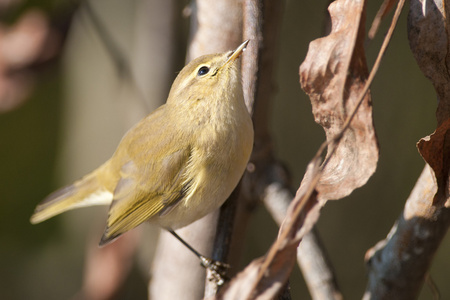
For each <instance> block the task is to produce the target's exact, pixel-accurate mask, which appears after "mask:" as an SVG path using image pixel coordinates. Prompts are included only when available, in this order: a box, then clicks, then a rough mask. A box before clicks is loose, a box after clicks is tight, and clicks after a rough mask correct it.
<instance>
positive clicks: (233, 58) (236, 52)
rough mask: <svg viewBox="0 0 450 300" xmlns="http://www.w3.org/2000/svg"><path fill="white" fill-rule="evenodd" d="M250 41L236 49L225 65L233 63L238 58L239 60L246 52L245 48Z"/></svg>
mask: <svg viewBox="0 0 450 300" xmlns="http://www.w3.org/2000/svg"><path fill="white" fill-rule="evenodd" d="M249 41H250V40H246V41H245V42H243V43H242V44H240V45H239V47H237V48H236V50H234V51H233V52H232V53H231V54H230V57H228V59H227V61H226V62H225V63H224V65H226V64H228V63H231V62H233V61H235V60H236V58H238V57H239V56H240V55H241V54H242V52H244V50H245V48H246V47H247V44H248V42H249Z"/></svg>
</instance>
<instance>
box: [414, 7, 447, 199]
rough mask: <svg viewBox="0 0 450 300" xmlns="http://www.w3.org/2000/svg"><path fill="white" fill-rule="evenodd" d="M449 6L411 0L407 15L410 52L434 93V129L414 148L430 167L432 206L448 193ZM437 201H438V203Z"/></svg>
mask: <svg viewBox="0 0 450 300" xmlns="http://www.w3.org/2000/svg"><path fill="white" fill-rule="evenodd" d="M449 14H450V8H449V7H447V6H445V5H444V3H443V1H441V0H434V1H419V0H412V1H411V4H410V9H409V15H408V39H409V44H410V47H411V51H412V52H413V55H414V57H415V59H416V61H417V64H418V65H419V67H420V69H421V70H422V72H423V73H424V75H425V76H426V77H427V78H429V79H430V80H431V82H432V83H433V86H434V88H435V90H436V93H437V95H438V100H439V101H438V107H437V111H436V118H437V123H438V125H437V129H436V131H435V132H434V133H433V134H431V135H429V136H427V137H425V138H423V139H421V140H420V141H419V142H418V144H417V147H418V149H419V152H420V154H421V155H422V157H423V158H424V159H425V161H426V162H427V163H428V164H429V165H430V166H431V168H432V169H433V171H434V175H435V178H436V182H437V186H438V191H437V193H436V195H435V197H434V200H433V205H443V204H444V202H445V201H446V199H448V198H449V194H450V191H449V189H450V187H449V181H450V173H449V170H450V84H449V83H450V73H449V68H450V53H449V51H448V49H449V47H450V33H449V31H448V28H449V26H450V20H449V19H448V18H447V16H448V15H449ZM438 202H439V203H438Z"/></svg>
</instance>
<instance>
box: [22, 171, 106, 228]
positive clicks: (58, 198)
mask: <svg viewBox="0 0 450 300" xmlns="http://www.w3.org/2000/svg"><path fill="white" fill-rule="evenodd" d="M97 174H98V171H94V172H92V173H91V174H88V175H86V176H85V177H83V178H81V179H80V180H78V181H76V182H75V183H74V184H72V185H68V186H66V187H63V188H61V189H59V190H57V191H55V192H53V193H52V194H50V195H49V196H47V198H45V199H44V200H43V201H42V202H41V203H40V204H39V205H38V206H37V207H36V209H35V211H34V213H33V215H32V216H31V219H30V221H31V223H32V224H36V223H40V222H42V221H45V220H47V219H49V218H51V217H53V216H56V215H58V214H60V213H62V212H65V211H67V210H71V209H74V208H79V207H85V206H93V205H109V204H111V201H112V198H113V194H112V193H111V191H109V190H108V189H107V188H106V187H104V186H103V185H102V184H101V183H100V182H99V180H98V176H97Z"/></svg>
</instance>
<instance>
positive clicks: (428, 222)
mask: <svg viewBox="0 0 450 300" xmlns="http://www.w3.org/2000/svg"><path fill="white" fill-rule="evenodd" d="M436 191H437V186H436V181H435V179H434V175H433V173H432V170H431V168H430V166H429V165H426V166H425V168H424V169H423V171H422V174H421V175H420V177H419V179H418V180H417V182H416V185H415V186H414V189H413V190H412V192H411V195H410V196H409V198H408V200H407V201H406V204H405V209H404V211H403V213H402V214H401V215H400V217H399V218H398V220H397V222H396V223H395V224H394V226H393V227H392V229H391V232H390V233H389V234H388V237H387V238H386V239H385V240H382V241H380V242H378V244H377V245H375V246H374V247H373V248H372V249H370V250H369V251H368V252H367V254H366V261H367V265H368V267H369V282H368V286H367V288H366V292H365V294H364V298H363V299H415V298H417V295H418V294H419V292H420V289H421V287H422V285H423V282H424V280H425V277H426V273H427V270H428V268H429V266H430V264H431V261H432V259H433V257H434V254H435V253H436V250H437V249H438V247H439V245H440V243H441V241H442V239H443V238H444V236H445V234H446V233H447V229H448V226H449V225H450V210H449V209H448V208H447V207H442V206H441V207H436V206H434V205H432V204H431V203H432V200H433V197H434V195H435V194H436Z"/></svg>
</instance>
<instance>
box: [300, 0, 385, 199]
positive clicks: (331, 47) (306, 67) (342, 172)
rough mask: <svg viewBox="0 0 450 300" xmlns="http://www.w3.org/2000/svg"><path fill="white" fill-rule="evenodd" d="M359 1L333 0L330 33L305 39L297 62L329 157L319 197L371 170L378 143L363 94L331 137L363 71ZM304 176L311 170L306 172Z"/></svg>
mask: <svg viewBox="0 0 450 300" xmlns="http://www.w3.org/2000/svg"><path fill="white" fill-rule="evenodd" d="M364 9H365V1H348V0H347V1H335V2H333V3H332V4H331V5H330V7H329V11H330V16H331V20H332V30H331V33H330V34H329V35H328V36H326V37H323V38H320V39H317V40H315V41H313V42H311V44H310V46H309V50H308V54H307V56H306V59H305V61H304V62H303V63H302V65H301V66H300V83H301V85H302V88H303V90H304V91H305V92H306V93H307V94H308V95H309V97H310V100H311V103H312V108H313V114H314V118H315V121H316V122H317V123H318V124H320V125H321V126H322V127H323V128H324V130H325V133H326V137H327V140H328V141H329V142H330V143H329V146H328V154H327V155H330V153H331V152H332V151H335V153H334V155H333V156H332V157H329V158H330V159H329V161H328V164H327V166H326V167H325V169H324V171H323V173H322V177H321V179H320V181H319V183H318V186H317V190H318V192H319V196H318V197H319V200H320V201H326V200H330V199H340V198H343V197H345V196H347V195H349V194H350V193H351V192H352V191H353V190H354V189H356V188H358V187H360V186H362V185H364V184H365V183H366V182H367V180H368V179H369V178H370V176H371V175H372V174H373V173H374V172H375V169H376V165H377V161H378V143H377V138H376V134H375V129H374V127H373V120H372V104H371V98H370V94H367V95H366V96H365V98H364V101H363V102H362V104H361V106H360V107H359V109H358V111H357V113H356V115H355V117H354V118H353V120H352V122H351V123H350V126H349V128H348V130H346V131H345V133H344V135H343V137H342V139H341V140H340V142H339V143H338V144H337V148H336V149H333V148H334V147H335V146H334V145H335V144H334V143H331V141H332V140H333V139H334V138H335V136H336V135H338V134H339V133H340V131H341V130H342V128H343V125H344V124H345V122H346V120H347V118H348V117H349V116H350V115H351V112H352V111H353V110H354V109H355V107H356V106H357V102H358V98H359V96H360V95H361V92H362V90H363V88H364V86H365V82H366V80H367V76H368V69H367V65H366V58H365V53H364V34H365V29H364V22H365V10H364ZM306 176H311V175H310V174H306V175H305V177H306Z"/></svg>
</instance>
